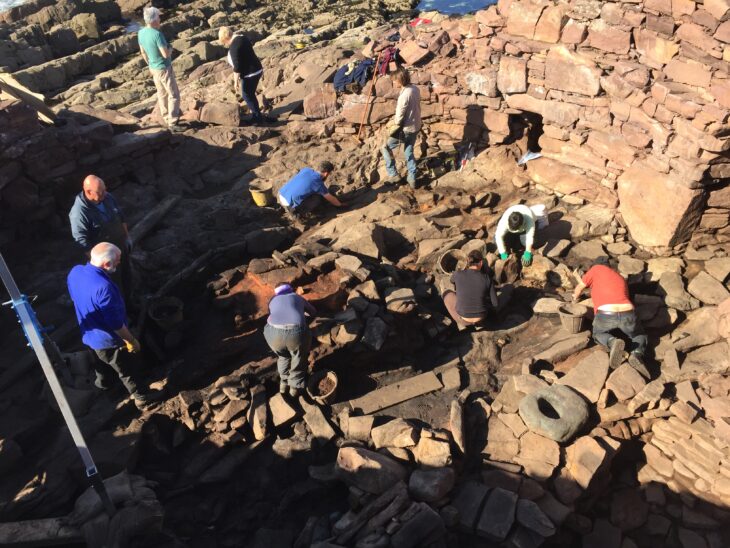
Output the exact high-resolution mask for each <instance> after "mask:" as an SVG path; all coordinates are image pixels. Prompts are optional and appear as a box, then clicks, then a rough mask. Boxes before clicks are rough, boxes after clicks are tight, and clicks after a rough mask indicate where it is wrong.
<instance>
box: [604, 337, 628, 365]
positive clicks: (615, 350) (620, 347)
mask: <svg viewBox="0 0 730 548" xmlns="http://www.w3.org/2000/svg"><path fill="white" fill-rule="evenodd" d="M608 348H609V350H608V366H609V367H610V368H611V369H616V368H617V367H618V366H619V365H621V362H622V361H623V359H624V341H623V339H614V340H612V341H611V345H610V346H609V347H608Z"/></svg>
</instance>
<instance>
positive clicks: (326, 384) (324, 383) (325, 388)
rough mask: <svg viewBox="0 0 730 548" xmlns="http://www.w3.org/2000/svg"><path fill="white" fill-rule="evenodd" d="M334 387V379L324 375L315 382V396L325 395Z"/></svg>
mask: <svg viewBox="0 0 730 548" xmlns="http://www.w3.org/2000/svg"><path fill="white" fill-rule="evenodd" d="M334 389H335V381H333V380H332V379H331V378H330V377H329V376H324V377H323V378H322V380H321V381H319V383H318V384H317V393H316V394H315V395H316V396H325V395H327V394H329V393H330V392H332V391H333V390H334Z"/></svg>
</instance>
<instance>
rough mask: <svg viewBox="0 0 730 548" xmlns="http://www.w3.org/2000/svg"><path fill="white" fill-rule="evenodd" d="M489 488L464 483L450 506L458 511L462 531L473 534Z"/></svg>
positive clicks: (478, 484)
mask: <svg viewBox="0 0 730 548" xmlns="http://www.w3.org/2000/svg"><path fill="white" fill-rule="evenodd" d="M488 493H489V488H488V487H487V486H486V485H484V484H482V483H478V482H475V481H470V482H468V483H465V484H464V485H463V486H462V487H461V489H460V490H459V492H458V493H457V494H456V496H455V497H454V499H453V500H452V501H451V505H452V506H453V507H454V508H456V509H457V510H458V511H459V528H460V529H461V530H463V531H466V532H469V533H473V532H474V529H475V527H476V524H477V519H479V516H480V515H481V511H482V505H483V504H484V499H486V498H487V494H488Z"/></svg>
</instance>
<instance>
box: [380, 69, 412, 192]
mask: <svg viewBox="0 0 730 548" xmlns="http://www.w3.org/2000/svg"><path fill="white" fill-rule="evenodd" d="M391 78H392V80H393V85H394V86H395V88H396V89H398V88H400V90H401V92H400V95H398V103H397V104H396V107H395V116H394V117H393V121H392V122H391V123H390V124H389V126H388V140H387V141H386V143H385V145H383V148H382V152H383V158H385V169H386V171H387V172H388V182H389V183H398V182H400V180H401V178H400V175H398V171H397V170H396V167H395V158H394V157H393V150H395V149H396V148H398V147H399V146H400V145H401V144H403V154H404V155H405V158H406V166H407V167H408V185H409V186H410V187H411V188H416V157H415V155H414V154H413V149H414V147H415V144H416V138H417V137H418V132H419V130H420V129H421V92H420V91H419V90H418V88H417V87H416V86H414V85H413V84H411V79H410V76H409V75H408V71H407V70H406V69H404V68H403V67H398V68H397V69H396V70H395V72H394V73H393V74H392V75H391Z"/></svg>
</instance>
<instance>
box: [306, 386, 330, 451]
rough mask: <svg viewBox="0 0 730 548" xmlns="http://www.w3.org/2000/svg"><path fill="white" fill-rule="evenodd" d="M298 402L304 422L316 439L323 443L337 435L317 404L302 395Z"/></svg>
mask: <svg viewBox="0 0 730 548" xmlns="http://www.w3.org/2000/svg"><path fill="white" fill-rule="evenodd" d="M299 403H300V404H301V406H302V409H304V422H306V423H307V426H309V429H310V430H311V431H312V435H313V436H314V437H315V438H316V439H317V440H319V441H320V442H321V443H323V444H324V443H327V442H328V441H330V440H331V439H332V438H334V437H335V436H336V435H337V433H336V432H335V429H334V428H332V425H331V424H330V423H329V421H328V420H327V417H325V416H324V413H322V410H321V409H320V408H319V406H318V405H312V404H311V403H308V402H307V401H306V400H305V399H304V397H300V398H299Z"/></svg>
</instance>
